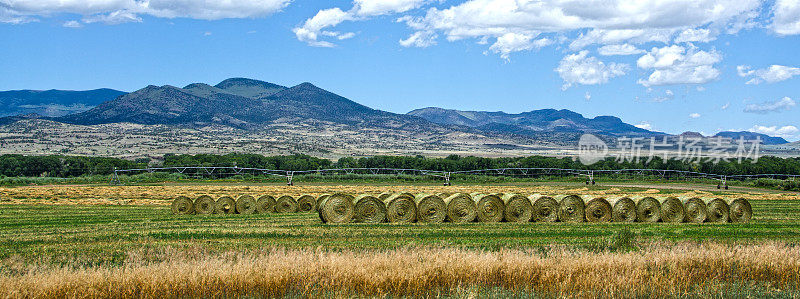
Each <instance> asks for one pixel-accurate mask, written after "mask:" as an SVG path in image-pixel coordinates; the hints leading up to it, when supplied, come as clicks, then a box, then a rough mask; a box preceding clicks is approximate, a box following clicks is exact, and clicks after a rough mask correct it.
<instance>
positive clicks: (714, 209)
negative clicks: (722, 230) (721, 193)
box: [703, 198, 730, 223]
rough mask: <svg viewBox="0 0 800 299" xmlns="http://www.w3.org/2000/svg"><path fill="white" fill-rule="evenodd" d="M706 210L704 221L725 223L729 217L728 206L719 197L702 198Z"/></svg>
mask: <svg viewBox="0 0 800 299" xmlns="http://www.w3.org/2000/svg"><path fill="white" fill-rule="evenodd" d="M703 202H705V203H706V210H708V217H707V218H706V221H708V222H713V223H726V222H728V219H729V218H730V207H728V204H727V203H726V202H725V201H724V200H722V199H721V198H703Z"/></svg>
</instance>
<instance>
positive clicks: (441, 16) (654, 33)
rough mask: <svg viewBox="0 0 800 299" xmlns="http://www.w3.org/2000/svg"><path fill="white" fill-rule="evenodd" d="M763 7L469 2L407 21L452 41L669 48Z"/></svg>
mask: <svg viewBox="0 0 800 299" xmlns="http://www.w3.org/2000/svg"><path fill="white" fill-rule="evenodd" d="M760 6H761V2H760V1H759V0H695V1H663V0H650V1H627V0H609V1H602V4H600V3H598V2H597V1H591V0H576V1H535V0H469V1H465V2H462V3H459V4H455V5H453V6H450V7H449V8H445V9H439V8H435V7H434V8H431V9H429V10H428V11H427V13H426V14H425V16H423V17H416V18H406V19H405V20H406V23H407V25H408V27H410V28H412V29H414V30H417V31H420V30H435V31H438V32H442V33H443V35H444V36H446V37H447V39H448V40H450V41H453V40H460V39H465V38H478V39H480V38H483V37H485V36H490V37H499V36H502V35H505V34H508V33H518V34H541V33H566V32H572V31H575V30H587V31H585V32H584V33H582V34H580V36H579V37H578V38H577V39H575V40H574V41H573V42H572V43H570V49H572V50H578V49H581V48H583V47H586V46H588V45H591V44H603V45H608V44H622V43H634V44H637V43H645V42H650V41H657V42H662V43H667V42H670V41H671V40H672V39H673V36H674V35H675V34H676V33H678V32H684V31H686V30H687V29H697V28H705V27H709V28H711V27H715V28H716V27H726V26H733V25H734V24H735V23H740V22H741V20H742V19H745V20H746V19H749V17H750V16H752V12H753V11H757V9H758V8H759V7H760ZM742 16H747V17H742ZM687 34H688V33H687ZM687 38H688V36H687ZM709 38H710V37H708V38H702V39H703V40H708V39H709ZM694 39H698V38H694Z"/></svg>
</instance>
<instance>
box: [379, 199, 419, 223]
mask: <svg viewBox="0 0 800 299" xmlns="http://www.w3.org/2000/svg"><path fill="white" fill-rule="evenodd" d="M383 203H384V204H386V220H387V221H389V222H392V223H412V222H414V220H417V204H416V203H415V202H414V195H412V194H411V193H395V194H392V195H390V196H389V197H387V198H386V199H384V200H383Z"/></svg>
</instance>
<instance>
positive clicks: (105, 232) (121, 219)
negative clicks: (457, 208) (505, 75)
mask: <svg viewBox="0 0 800 299" xmlns="http://www.w3.org/2000/svg"><path fill="white" fill-rule="evenodd" d="M651 187H653V186H649V185H648V186H638V187H614V186H591V187H586V186H583V185H580V184H550V185H515V186H450V187H443V186H424V185H415V186H388V187H387V186H376V185H347V186H339V185H330V184H317V185H309V186H295V187H287V186H270V185H246V186H245V185H231V184H220V185H196V184H191V185H184V184H168V185H165V186H122V187H110V186H36V187H15V188H0V198H2V200H3V201H2V202H1V204H0V290H2V289H3V288H2V286H10V285H16V286H18V288H17V289H16V290H17V291H18V292H10V291H5V292H4V291H0V297H5V296H11V297H16V296H68V297H70V296H72V295H74V296H78V297H83V296H95V297H115V296H120V297H125V296H124V294H122V293H113V292H111V293H108V292H105V293H104V292H99V293H91V292H88V293H87V292H86V291H85V289H83V288H93V289H97V288H100V289H102V288H103V287H105V288H108V287H109V285H108V284H109V283H119V284H120V285H118V286H119V287H120V288H121V289H124V288H123V287H125V288H131V286H127V285H125V283H134V282H135V283H136V285H137V286H138V287H133V288H132V289H127V290H128V291H127V292H129V293H126V294H131V293H130V292H133V293H132V294H138V295H146V296H150V297H160V296H161V295H164V294H165V293H163V290H166V289H169V288H167V287H166V286H164V285H161V287H160V290H161V291H158V290H159V286H158V285H156V284H153V285H149V284H148V282H146V281H145V280H146V279H144V278H142V277H150V276H147V275H156V274H152V273H160V272H159V271H165V273H162V274H161V275H168V273H169V271H170V270H169V269H184V270H182V271H190V270H189V269H191V267H197V269H209V268H208V267H210V266H209V265H220V267H222V268H223V269H228V270H230V271H229V272H224V271H223V272H214V271H211V270H209V271H210V272H209V273H201V272H197V271H195V272H192V273H194V275H199V276H200V277H205V276H204V275H208V277H205V278H204V279H206V280H202V279H200V278H197V279H200V281H195V280H192V279H189V280H191V283H195V284H198V285H204V286H205V287H206V288H207V289H202V287H199V286H197V288H201V289H197V290H195V291H191V290H188V289H185V288H173V289H172V290H173V291H174V292H176V293H179V294H183V295H185V296H210V297H215V296H240V295H242V296H260V295H269V296H270V297H272V296H290V297H292V296H299V297H304V296H319V295H324V296H332V297H348V296H351V295H363V296H384V295H389V294H405V295H411V296H454V297H509V296H511V297H513V296H518V297H529V296H545V297H550V296H573V295H574V296H578V297H594V296H602V295H603V294H608V293H607V292H610V291H611V292H616V293H614V294H617V296H619V297H631V296H634V297H635V296H648V295H659V296H665V295H670V296H672V295H675V296H689V297H691V296H699V297H706V296H719V297H730V296H747V295H750V296H756V297H762V296H778V297H781V296H797V295H800V293H798V291H797V290H798V288H797V286H798V285H799V283H800V278H798V277H800V249H798V248H797V247H795V244H798V240H800V221H798V219H800V197H798V194H796V193H787V192H774V191H759V190H752V189H745V190H728V191H721V192H719V191H703V190H711V189H707V188H708V186H691V185H690V186H686V185H674V186H668V187H669V188H663V189H653V188H651ZM406 189H411V190H410V191H416V192H443V191H444V190H446V191H448V192H456V191H458V192H465V191H467V192H469V191H482V192H500V191H506V192H520V193H526V194H528V193H569V192H582V193H593V194H617V193H646V194H674V195H681V194H695V195H703V194H715V195H721V196H740V195H743V196H745V197H749V198H752V200H751V203H752V206H753V213H754V218H753V221H751V222H750V223H745V224H708V223H707V224H688V223H684V224H663V223H658V224H644V223H633V224H618V223H607V224H586V223H584V224H568V223H550V224H546V223H526V224H516V223H494V224H491V223H467V224H450V223H445V224H375V225H369V224H342V225H323V224H321V222H320V220H319V218H318V216H317V215H316V214H315V213H297V214H264V215H258V214H257V215H208V216H198V215H194V216H175V215H171V214H170V211H169V207H168V206H167V204H168V203H169V199H170V198H172V197H174V196H176V195H187V196H196V195H199V194H213V195H215V196H219V195H222V194H234V195H236V194H261V193H265V192H272V193H288V194H302V193H309V194H321V193H325V192H330V191H350V192H355V191H358V192H374V193H379V192H382V191H387V190H393V191H399V190H406ZM732 252H738V253H742V256H743V257H740V256H739V255H732V254H731V253H732ZM709 256H719V258H720V259H708V258H707V257H709ZM762 256H763V258H759V257H762ZM287 257H294V258H295V259H296V260H302V261H303V262H304V263H307V264H308V265H311V266H309V267H312V266H313V267H318V268H319V267H321V269H318V271H317V272H314V271H311V272H308V271H309V270H308V269H305V270H304V269H298V268H296V267H289V268H285V269H284V268H280V267H278V266H275V265H272V266H267V265H265V264H272V263H273V262H272V261H274V260H286V259H287ZM433 257H438V258H433ZM701 257H702V258H701ZM428 258H430V259H433V260H431V261H429V263H431V264H432V265H434V266H431V267H429V268H425V267H422V266H419V267H416V266H412V265H405V266H402V265H396V263H392V262H391V260H393V259H396V260H398V261H403V260H407V261H408V263H414V261H418V262H421V261H422V260H421V259H428ZM348 259H349V260H350V263H351V264H352V265H353V266H355V265H359V266H363V267H366V268H369V269H372V271H373V272H374V273H373V275H374V277H371V278H370V276H369V275H368V273H363V272H358V271H356V272H355V273H352V276H346V275H345V274H337V273H335V271H333V270H331V269H332V268H330V267H334V266H332V265H339V264H336V263H345V261H347V260H348ZM438 259H441V261H440V260H438ZM471 259H478V261H479V262H475V263H474V264H473V263H471V262H464V263H458V264H459V265H462V266H463V267H464V269H461V271H462V272H463V271H466V272H464V273H473V274H475V275H478V277H477V278H474V277H473V278H470V277H471V276H464V275H463V273H462V274H458V275H457V273H456V272H453V273H451V274H448V275H447V276H436V275H433V274H431V273H434V272H436V271H440V272H441V269H442V268H448V267H453V266H452V263H455V261H459V260H471ZM509 259H510V260H518V261H519V263H518V264H520V265H523V266H519V265H517V263H511V264H508V260H509ZM674 259H676V260H680V261H684V260H685V261H689V262H686V263H683V262H681V263H678V264H676V265H675V266H674V267H672V266H668V264H669V261H670V260H674ZM494 260H500V261H504V262H499V264H498V265H501V266H496V265H495V266H487V265H494V264H493V263H492V262H491V261H494ZM325 261H329V262H330V263H326V262H325ZM359 261H361V262H362V263H366V264H365V265H360V264H359ZM376 261H381V262H376ZM557 261H561V262H562V263H557ZM285 262H287V263H289V262H290V261H285ZM375 263H377V264H375ZM381 263H388V264H394V265H395V266H394V267H397V268H396V269H393V268H391V267H389V266H388V265H383V266H381V265H382V264H381ZM437 263H439V264H437ZM487 263H489V264H487ZM730 263H733V264H730ZM345 264H346V263H345ZM436 265H438V266H436ZM593 265H594V266H593ZM265 267H266V268H265ZM275 267H277V268H275ZM287 267H288V266H287ZM337 267H344V266H343V265H339V266H337ZM593 267H596V269H594V268H593ZM143 269H150V270H152V271H150V272H152V273H150V272H148V273H150V274H147V275H145V274H144V273H143V274H139V275H140V276H139V277H138V278H137V277H132V276H128V275H133V274H131V273H139V272H141V271H144V270H143ZM281 269H282V270H281ZM405 269H412V270H413V271H411V270H409V272H405V271H406V270H405ZM437 269H438V270H437ZM459 269H460V268H459ZM470 269H471V270H470ZM137 271H139V272H137ZM237 271H238V272H237ZM254 271H255V272H254ZM259 271H260V272H259ZM271 271H272V272H271ZM274 271H278V272H274ZM282 271H283V272H282ZM431 271H433V272H431ZM470 271H472V272H470ZM693 271H694V272H693ZM697 271H700V272H697ZM262 272H263V273H279V272H280V273H284V272H285V273H289V274H286V275H285V276H280V275H278V276H280V277H283V279H288V280H290V281H285V285H284V287H280V285H279V284H278V282H279V280H276V279H277V278H275V277H276V276H275V275H277V274H275V275H271V274H270V275H267V274H263V273H262ZM351 272H352V271H351ZM518 272H520V273H528V272H530V273H539V274H536V275H533V274H530V273H529V274H530V275H529V274H524V275H523V274H519V273H518ZM214 273H216V274H214ZM237 273H238V274H237ZM259 273H261V274H259ZM387 273H395V274H396V275H400V276H392V275H388V274H387ZM447 273H450V272H447ZM679 273H684V274H685V275H687V277H688V278H686V279H681V280H680V281H677V280H675V279H676V278H674V277H673V276H674V275H677V274H679ZM698 273H705V274H704V275H706V276H707V277H705V278H704V277H703V276H698V275H699V274H698ZM781 273H782V274H781ZM601 274H602V275H601ZM142 275H144V276H142ZM180 275H186V276H187V277H189V276H191V273H183V274H180ZM214 275H217V276H214ZM241 275H245V276H246V275H254V277H253V278H250V279H246V281H241V280H242V279H244V278H242V277H240V276H241ZM337 275H338V276H337ZM341 275H345V276H341ZM365 275H366V276H365ZM387 275H388V276H387ZM403 275H406V276H408V275H412V276H414V277H417V278H418V279H419V281H421V282H420V283H417V282H416V281H417V280H416V279H412V278H409V277H406V276H403ZM531 275H533V276H531ZM603 275H605V276H603ZM55 277H60V278H59V279H56V278H55ZM220 277H227V278H225V279H222V278H220ZM293 277H294V278H293ZM403 277H405V278H403ZM514 277H517V278H518V279H516V280H515V279H514ZM569 277H572V278H569ZM603 277H605V278H606V280H613V281H615V282H614V283H608V284H604V283H603V282H601V281H600V280H602V278H603ZM609 277H614V278H613V279H610V278H609ZM52 279H56V280H57V281H61V282H60V283H63V284H59V283H56V282H51V281H50V280H52ZM114 279H119V281H115V280H114ZM187 279H188V278H187ZM193 279H194V278H193ZM215 279H216V280H215ZM220 279H222V281H220ZM292 279H298V280H299V281H303V282H304V283H301V284H299V285H298V283H297V281H293V280H292ZM358 279H361V280H369V279H377V281H378V282H373V283H366V282H364V283H363V284H362V285H350V284H346V283H344V282H342V281H358ZM404 279H405V280H404ZM229 280H230V281H229ZM407 280H410V281H407ZM26 281H27V282H26ZM30 281H39V282H40V285H39V286H37V285H36V284H31V283H30ZM236 281H239V282H236ZM369 281H371V280H369ZM616 281H619V282H616ZM326 282H327V283H326ZM423 282H424V283H423ZM556 282H557V283H556ZM626 282H628V283H626ZM153 283H154V282H153ZM187 283H189V282H188V281H187ZM237 283H238V284H237ZM554 283H556V284H554ZM632 283H637V284H632ZM231 284H232V285H231ZM670 284H671V285H675V286H677V287H668V286H665V285H670ZM41 285H45V286H49V287H50V289H48V288H41ZM220 285H226V286H228V287H224V288H221V287H220ZM267 285H270V287H266V286H267ZM326 285H329V286H330V287H331V288H327V287H325V286H326ZM365 285H372V286H374V287H375V288H378V291H374V290H372V289H369V290H368V289H365V288H364V286H365ZM547 285H551V286H552V287H546V286H547ZM626 285H628V286H626ZM113 286H115V285H112V288H113ZM67 287H69V288H67ZM333 287H335V288H336V289H333ZM65 288H66V289H69V290H71V292H74V293H58V291H63V290H64V289H65ZM265 288H266V289H265ZM37 290H38V291H37ZM43 290H49V291H48V292H49V293H47V292H45V293H41V292H42V291H43ZM336 290H339V291H336ZM425 290H427V292H428V293H426V292H425ZM340 291H341V292H340ZM37 292H40V293H37ZM70 294H72V295H70ZM91 294H94V295H91ZM120 294H122V295H120ZM259 294H260V295H259ZM723 294H727V295H728V296H722V295H723Z"/></svg>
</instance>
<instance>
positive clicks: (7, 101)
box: [0, 88, 125, 117]
mask: <svg viewBox="0 0 800 299" xmlns="http://www.w3.org/2000/svg"><path fill="white" fill-rule="evenodd" d="M123 94H125V92H123V91H119V90H113V89H107V88H103V89H94V90H86V91H72V90H56V89H51V90H11V91H0V117H3V116H13V115H20V114H31V113H36V114H39V115H42V116H46V117H60V116H64V115H68V114H72V113H78V112H83V111H87V110H89V109H92V108H94V107H95V106H97V105H100V104H101V103H103V102H106V101H110V100H113V99H115V98H117V97H119V96H121V95H123Z"/></svg>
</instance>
